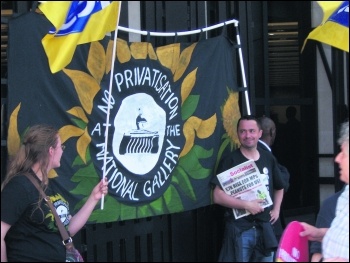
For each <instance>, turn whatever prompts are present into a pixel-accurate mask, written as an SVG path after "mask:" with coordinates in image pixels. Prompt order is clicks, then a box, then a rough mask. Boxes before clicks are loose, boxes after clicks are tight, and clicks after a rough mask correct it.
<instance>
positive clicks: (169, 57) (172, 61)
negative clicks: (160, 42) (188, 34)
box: [156, 43, 180, 74]
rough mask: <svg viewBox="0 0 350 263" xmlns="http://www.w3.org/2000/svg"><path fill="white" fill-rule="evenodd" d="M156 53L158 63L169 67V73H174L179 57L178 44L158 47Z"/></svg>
mask: <svg viewBox="0 0 350 263" xmlns="http://www.w3.org/2000/svg"><path fill="white" fill-rule="evenodd" d="M156 53H157V56H158V60H159V62H160V64H162V65H163V66H164V67H166V68H169V69H170V70H171V73H172V74H174V73H175V70H176V68H177V65H178V63H179V59H180V44H179V43H177V44H171V45H167V46H164V47H158V48H157V50H156Z"/></svg>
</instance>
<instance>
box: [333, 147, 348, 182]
mask: <svg viewBox="0 0 350 263" xmlns="http://www.w3.org/2000/svg"><path fill="white" fill-rule="evenodd" d="M335 162H336V163H338V164H339V169H340V170H339V174H340V180H342V181H343V182H344V183H346V184H349V144H348V143H343V144H342V145H341V151H340V152H339V153H338V155H337V157H335Z"/></svg>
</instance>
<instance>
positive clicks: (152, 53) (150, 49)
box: [147, 43, 158, 60]
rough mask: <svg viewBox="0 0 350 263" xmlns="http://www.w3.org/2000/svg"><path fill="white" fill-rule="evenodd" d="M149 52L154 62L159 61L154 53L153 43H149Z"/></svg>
mask: <svg viewBox="0 0 350 263" xmlns="http://www.w3.org/2000/svg"><path fill="white" fill-rule="evenodd" d="M147 50H148V56H149V58H150V59H153V60H157V59H158V58H157V55H156V52H155V51H154V48H153V46H152V44H151V43H148V46H147Z"/></svg>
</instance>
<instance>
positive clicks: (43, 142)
mask: <svg viewBox="0 0 350 263" xmlns="http://www.w3.org/2000/svg"><path fill="white" fill-rule="evenodd" d="M57 143H58V130H57V129H55V128H53V127H51V126H48V125H35V126H32V127H31V128H30V129H28V131H27V132H26V134H25V135H24V137H23V142H22V144H21V146H20V148H19V150H18V152H17V154H16V155H15V156H14V157H13V159H11V161H10V164H9V168H8V173H7V175H6V178H5V180H4V182H3V183H2V185H1V191H2V190H3V188H4V187H5V185H6V184H7V183H8V182H9V181H10V180H11V179H12V178H13V177H15V176H18V175H20V174H30V171H31V169H32V166H33V165H34V164H35V163H39V164H40V170H41V173H42V181H41V187H42V188H43V190H44V191H45V189H46V187H47V184H48V180H49V178H48V174H47V168H48V165H49V161H50V157H49V149H50V147H53V148H56V146H57ZM42 199H43V197H42V196H41V195H39V201H38V208H40V207H39V206H40V203H41V201H42Z"/></svg>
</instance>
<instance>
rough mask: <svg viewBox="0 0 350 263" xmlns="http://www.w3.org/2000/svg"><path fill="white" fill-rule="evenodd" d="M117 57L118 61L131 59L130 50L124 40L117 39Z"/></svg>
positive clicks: (123, 61)
mask: <svg viewBox="0 0 350 263" xmlns="http://www.w3.org/2000/svg"><path fill="white" fill-rule="evenodd" d="M117 58H118V60H119V62H120V63H125V62H128V61H129V60H130V59H131V52H130V49H129V46H128V43H127V42H126V41H125V40H122V39H119V38H118V40H117Z"/></svg>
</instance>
